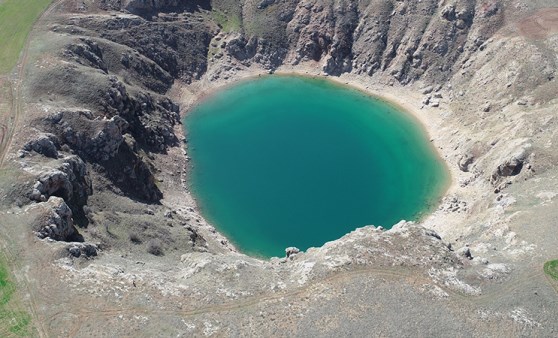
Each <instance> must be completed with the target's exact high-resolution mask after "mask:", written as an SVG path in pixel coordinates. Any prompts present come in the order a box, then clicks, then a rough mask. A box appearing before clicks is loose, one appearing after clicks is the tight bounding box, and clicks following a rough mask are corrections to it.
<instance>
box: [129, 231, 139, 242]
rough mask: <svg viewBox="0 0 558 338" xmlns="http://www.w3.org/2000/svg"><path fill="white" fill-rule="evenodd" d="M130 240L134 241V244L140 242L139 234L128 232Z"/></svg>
mask: <svg viewBox="0 0 558 338" xmlns="http://www.w3.org/2000/svg"><path fill="white" fill-rule="evenodd" d="M129 237H130V242H132V243H134V244H141V238H140V237H139V235H138V234H137V233H135V232H132V233H130V236H129Z"/></svg>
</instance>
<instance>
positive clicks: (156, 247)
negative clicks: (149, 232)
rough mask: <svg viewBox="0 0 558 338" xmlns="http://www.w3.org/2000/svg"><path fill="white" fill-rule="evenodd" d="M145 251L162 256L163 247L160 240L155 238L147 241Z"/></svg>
mask: <svg viewBox="0 0 558 338" xmlns="http://www.w3.org/2000/svg"><path fill="white" fill-rule="evenodd" d="M147 252H149V253H150V254H152V255H155V256H163V255H164V254H165V253H164V252H163V248H162V246H161V242H160V241H159V240H157V239H152V240H150V241H149V242H148V243H147Z"/></svg>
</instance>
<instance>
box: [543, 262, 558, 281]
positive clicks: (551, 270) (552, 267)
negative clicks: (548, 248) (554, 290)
mask: <svg viewBox="0 0 558 338" xmlns="http://www.w3.org/2000/svg"><path fill="white" fill-rule="evenodd" d="M544 273H546V274H547V275H549V276H550V277H551V278H552V279H554V280H558V259H555V260H553V261H548V262H546V263H544Z"/></svg>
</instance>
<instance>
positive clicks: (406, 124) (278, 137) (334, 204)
mask: <svg viewBox="0 0 558 338" xmlns="http://www.w3.org/2000/svg"><path fill="white" fill-rule="evenodd" d="M185 127H186V133H187V138H188V147H189V152H190V156H191V158H192V161H191V164H192V167H191V174H190V184H191V187H192V190H193V193H194V196H195V197H196V199H197V202H198V204H199V206H200V208H201V210H202V213H203V215H204V216H205V217H206V218H207V219H208V220H209V221H210V222H212V223H213V224H214V225H215V226H216V227H217V228H218V230H219V231H221V232H222V233H224V234H225V235H226V236H227V237H228V238H229V239H230V240H231V241H232V242H233V243H234V244H235V245H236V246H237V247H238V248H239V249H240V250H242V251H243V252H245V253H248V254H253V255H258V256H264V257H270V256H284V249H285V248H286V247H288V246H296V247H298V248H300V249H302V250H304V249H307V248H309V247H312V246H321V245H322V244H324V243H325V242H327V241H330V240H334V239H337V238H339V237H341V236H343V235H344V234H346V233H348V232H350V231H352V230H354V229H356V228H357V227H361V226H364V225H370V224H373V225H376V226H379V225H381V226H383V227H385V228H390V227H391V226H392V225H393V224H395V223H397V222H398V221H399V220H401V219H406V220H412V219H416V218H418V217H419V216H420V215H421V213H423V212H425V211H428V210H429V208H430V207H432V206H433V205H435V204H436V203H437V202H438V200H439V198H440V197H441V194H442V193H443V191H444V189H445V186H446V183H447V181H448V174H447V171H446V169H445V166H444V164H443V163H442V162H441V160H440V159H439V158H438V157H437V155H436V153H435V152H434V150H433V148H432V147H431V145H430V144H429V141H428V139H427V137H426V135H425V134H424V132H423V129H422V128H421V127H420V125H419V124H418V122H416V121H415V120H414V119H413V118H411V117H410V116H408V115H406V114H404V113H402V112H400V111H398V109H397V108H395V107H393V106H391V105H389V104H387V103H385V102H383V101H380V100H378V99H375V98H372V97H370V96H367V95H366V94H364V93H363V92H360V91H357V90H354V89H351V88H348V87H344V86H340V85H337V84H334V83H332V82H329V81H326V80H323V79H311V78H303V77H295V76H277V75H275V76H269V77H264V78H260V79H255V80H250V81H245V82H241V83H238V84H236V85H234V86H231V87H228V88H226V89H224V90H222V91H220V92H217V93H215V94H212V95H211V96H209V97H207V98H205V99H204V100H203V101H202V102H200V103H199V104H198V105H197V106H195V107H194V108H193V109H192V110H191V111H190V112H189V113H188V115H187V117H186V118H185Z"/></svg>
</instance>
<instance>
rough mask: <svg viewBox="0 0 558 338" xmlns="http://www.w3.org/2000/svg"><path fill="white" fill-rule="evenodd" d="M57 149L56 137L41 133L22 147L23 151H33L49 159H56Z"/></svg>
mask: <svg viewBox="0 0 558 338" xmlns="http://www.w3.org/2000/svg"><path fill="white" fill-rule="evenodd" d="M58 148H59V142H58V139H57V138H56V135H53V134H50V133H43V134H41V135H39V136H38V137H37V138H36V139H34V140H31V141H29V142H27V143H26V144H25V145H24V146H23V150H25V151H28V152H29V151H34V152H36V153H39V154H41V155H44V156H46V157H50V158H57V157H58Z"/></svg>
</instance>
